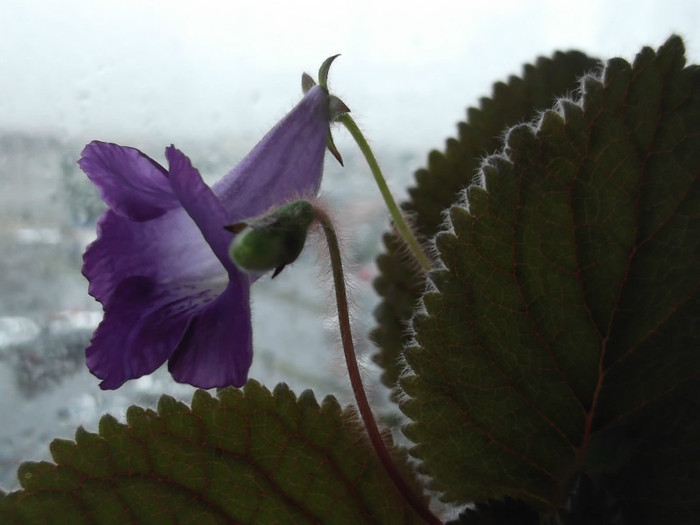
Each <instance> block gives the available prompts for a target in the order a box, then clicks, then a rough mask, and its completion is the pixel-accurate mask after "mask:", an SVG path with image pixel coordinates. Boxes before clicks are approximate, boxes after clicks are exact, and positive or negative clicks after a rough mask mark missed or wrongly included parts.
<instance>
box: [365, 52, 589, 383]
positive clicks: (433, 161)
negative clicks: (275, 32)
mask: <svg viewBox="0 0 700 525" xmlns="http://www.w3.org/2000/svg"><path fill="white" fill-rule="evenodd" d="M600 67H602V64H601V63H600V61H598V60H596V59H594V58H590V57H587V56H586V55H584V54H583V53H580V52H576V51H571V52H567V53H561V52H559V53H556V54H555V55H554V56H553V57H552V58H545V57H541V58H539V59H538V60H537V61H536V62H535V64H528V65H526V66H525V67H524V68H523V74H522V77H516V76H512V77H510V78H509V79H508V81H507V82H506V83H504V82H498V83H496V84H495V85H494V87H493V94H492V96H491V98H488V97H484V98H482V99H481V101H480V105H479V108H469V110H468V111H467V120H466V122H462V123H460V124H459V127H458V131H459V135H458V137H457V138H454V139H449V140H448V141H447V145H446V149H445V152H444V153H443V152H439V151H432V152H431V153H430V155H429V156H428V166H427V167H426V168H425V169H421V170H419V171H417V172H416V174H415V178H416V186H415V187H414V188H411V189H410V190H409V195H410V200H409V201H408V202H404V203H403V204H402V208H403V210H404V211H405V212H406V213H407V214H408V216H409V217H411V222H412V224H413V226H414V228H415V230H416V231H417V233H418V234H419V235H420V236H421V237H422V238H424V239H431V238H432V237H433V236H434V235H435V234H436V233H437V232H438V231H439V229H440V228H441V226H442V223H443V221H444V217H443V210H445V209H447V208H449V207H450V206H451V205H452V204H453V203H454V202H455V201H456V200H457V198H458V196H459V194H460V192H461V191H462V190H463V189H464V188H465V187H466V186H467V185H468V184H469V183H470V182H471V181H472V179H473V178H474V176H475V174H476V172H477V170H478V168H479V165H480V164H481V161H482V160H483V158H484V157H485V156H487V155H489V154H491V153H494V152H496V151H497V150H498V149H500V148H501V147H502V145H503V137H502V134H503V130H504V129H506V128H507V127H509V126H512V125H514V124H517V123H518V122H523V121H529V120H531V119H533V118H535V117H536V115H537V113H538V112H539V111H542V110H544V109H547V108H549V107H551V105H552V103H553V102H554V101H555V100H556V97H558V96H561V95H564V94H566V93H569V92H572V91H574V90H575V89H576V88H577V86H578V79H579V78H580V77H582V76H583V75H584V74H585V73H587V72H589V71H591V70H594V69H597V68H600ZM384 244H385V247H386V252H385V253H383V254H381V255H380V256H379V257H378V258H377V266H378V267H379V270H380V275H379V276H378V277H377V279H376V280H375V283H374V287H375V289H376V290H377V293H378V294H379V295H380V296H381V297H382V302H381V303H380V304H379V306H378V307H377V309H376V310H375V314H374V315H375V318H376V320H377V323H378V326H377V327H376V328H375V329H374V330H373V332H372V339H373V340H374V342H375V343H376V344H377V345H378V347H379V352H378V353H377V354H376V355H375V356H374V360H375V361H376V362H377V364H379V365H380V366H381V367H382V369H383V371H384V373H383V376H382V381H383V382H384V384H385V385H386V386H388V387H390V388H393V387H394V386H395V385H396V380H397V378H398V377H399V375H400V374H401V371H402V368H403V365H402V364H401V360H400V359H399V356H400V355H401V351H402V349H403V345H404V343H406V342H407V340H408V336H407V331H406V326H407V323H408V321H409V320H410V318H411V316H412V315H413V311H414V308H415V307H416V305H417V304H418V300H419V299H420V296H421V294H422V293H423V289H424V287H425V279H424V277H422V275H421V274H420V273H419V272H417V271H416V270H417V266H416V264H415V263H414V262H413V261H412V259H411V257H410V256H409V255H408V254H407V252H406V248H405V247H403V245H402V244H401V243H400V242H398V241H397V239H396V237H395V236H394V235H393V234H391V233H387V234H385V235H384Z"/></svg>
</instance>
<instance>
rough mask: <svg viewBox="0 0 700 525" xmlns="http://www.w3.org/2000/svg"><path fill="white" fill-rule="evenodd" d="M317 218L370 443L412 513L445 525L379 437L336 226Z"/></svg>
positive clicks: (345, 349) (317, 212) (317, 211)
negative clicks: (352, 321)
mask: <svg viewBox="0 0 700 525" xmlns="http://www.w3.org/2000/svg"><path fill="white" fill-rule="evenodd" d="M314 217H315V218H316V220H317V221H318V222H319V223H320V224H321V227H322V228H323V233H324V234H325V236H326V242H327V243H328V252H329V255H330V259H331V268H332V271H333V283H334V285H335V297H336V304H337V307H338V324H339V326H340V339H341V341H342V344H343V352H344V354H345V362H346V363H347V367H348V375H349V376H350V384H351V385H352V391H353V393H354V394H355V400H356V401H357V406H358V409H359V411H360V416H361V417H362V421H363V423H364V425H365V428H366V429H367V434H368V435H369V440H370V442H371V443H372V447H373V448H374V451H375V453H376V454H377V457H378V458H379V461H380V462H381V464H382V466H383V467H384V470H386V473H387V474H388V475H389V477H390V478H391V480H392V481H393V483H394V485H395V486H396V488H397V489H398V491H399V492H400V493H401V495H402V496H403V497H404V499H405V500H406V501H407V502H408V503H409V505H411V507H413V509H414V510H415V511H416V512H417V513H418V514H419V515H420V516H421V517H422V518H423V519H424V520H425V521H426V523H430V524H433V525H442V521H440V520H439V519H438V518H437V517H436V516H435V515H434V514H433V513H432V512H431V510H430V509H429V508H428V506H427V505H426V504H425V502H424V501H423V498H422V497H420V496H419V495H417V494H416V493H415V492H414V491H413V489H412V488H411V487H410V486H409V485H408V484H407V483H406V480H405V479H404V478H403V476H402V475H401V473H400V472H399V471H398V469H397V468H396V465H395V464H394V461H393V460H392V458H391V454H390V452H389V450H388V449H387V448H386V444H385V443H384V440H383V439H382V436H381V434H380V433H379V428H377V422H376V421H375V419H374V415H373V414H372V409H371V408H370V406H369V401H368V400H367V395H366V394H365V389H364V387H363V385H362V377H361V375H360V369H359V367H358V365H357V357H356V356H355V347H354V345H353V341H352V332H351V330H350V314H349V311H348V298H347V292H346V289H345V276H344V274H343V263H342V260H341V256H340V246H339V244H338V236H337V235H336V233H335V230H334V229H333V223H332V221H331V219H330V217H329V216H328V214H327V213H326V212H325V211H324V210H322V209H320V208H318V207H316V206H314Z"/></svg>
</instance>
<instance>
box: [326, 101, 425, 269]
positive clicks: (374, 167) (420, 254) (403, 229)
mask: <svg viewBox="0 0 700 525" xmlns="http://www.w3.org/2000/svg"><path fill="white" fill-rule="evenodd" d="M336 121H337V122H340V123H342V124H343V125H344V126H345V128H346V129H347V130H348V131H349V132H350V135H352V138H353V139H355V142H356V143H357V146H358V147H359V148H360V151H361V152H362V154H363V155H364V157H365V160H366V161H367V164H368V165H369V169H370V170H371V171H372V175H374V180H375V181H376V183H377V186H378V187H379V192H380V193H381V194H382V197H383V198H384V202H385V203H386V206H387V208H389V213H390V214H391V218H392V219H393V220H394V225H395V226H396V229H397V230H398V231H399V234H400V235H401V237H402V238H403V240H404V242H405V243H406V245H407V246H408V248H409V249H410V250H411V253H412V254H413V256H414V257H415V258H416V260H417V261H418V264H420V266H421V268H422V269H423V271H425V272H428V271H430V268H431V267H432V264H431V263H430V259H429V258H428V256H427V255H426V254H425V252H424V251H423V248H421V245H420V244H419V243H418V239H416V236H415V235H414V234H413V230H411V228H410V227H409V226H408V223H407V222H406V220H405V219H404V216H403V214H402V213H401V210H400V209H399V207H398V205H397V204H396V201H395V200H394V197H393V196H392V195H391V191H390V190H389V186H388V185H387V183H386V179H385V178H384V175H383V174H382V170H381V168H380V167H379V163H378V162H377V159H376V157H375V156H374V153H372V148H370V146H369V143H368V142H367V139H365V137H364V135H363V134H362V131H360V128H359V126H358V125H357V124H356V123H355V121H354V120H353V118H352V117H351V116H350V115H349V114H347V113H345V114H342V115H340V116H339V117H337V119H336Z"/></svg>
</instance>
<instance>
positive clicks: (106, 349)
mask: <svg viewBox="0 0 700 525" xmlns="http://www.w3.org/2000/svg"><path fill="white" fill-rule="evenodd" d="M222 289H223V285H222V283H221V282H219V283H215V282H202V281H197V282H191V283H184V282H177V283H171V284H169V285H164V284H163V283H160V284H158V283H155V282H154V281H153V280H151V279H149V278H147V277H140V276H134V277H129V278H127V279H124V280H123V281H122V282H121V283H120V284H119V286H118V287H117V290H116V292H115V294H114V296H113V300H112V301H111V302H110V303H109V304H108V305H107V307H106V308H105V316H104V319H103V320H102V323H100V325H99V326H98V328H97V330H96V331H95V334H94V335H93V338H92V341H91V344H90V346H89V347H88V348H87V350H86V360H87V365H88V368H89V369H90V371H91V372H92V373H93V374H94V375H95V376H97V377H98V378H100V379H102V380H103V381H102V383H101V384H100V387H101V388H103V389H114V388H118V387H120V386H121V385H122V384H123V383H124V382H125V381H127V380H129V379H135V378H137V377H141V376H143V375H146V374H150V373H151V372H153V371H154V370H155V369H156V368H158V367H159V366H160V365H162V364H163V363H164V362H165V361H166V359H168V358H169V357H170V356H171V355H172V353H173V351H174V350H175V348H176V347H177V345H178V343H179V342H180V340H181V338H182V335H183V333H185V330H186V329H187V326H188V323H189V321H190V319H191V318H192V317H193V316H195V315H196V314H197V312H198V311H199V310H200V309H201V308H202V307H203V306H206V305H209V304H210V303H212V301H213V300H214V298H215V297H217V295H218V294H219V293H220V292H221V290H222Z"/></svg>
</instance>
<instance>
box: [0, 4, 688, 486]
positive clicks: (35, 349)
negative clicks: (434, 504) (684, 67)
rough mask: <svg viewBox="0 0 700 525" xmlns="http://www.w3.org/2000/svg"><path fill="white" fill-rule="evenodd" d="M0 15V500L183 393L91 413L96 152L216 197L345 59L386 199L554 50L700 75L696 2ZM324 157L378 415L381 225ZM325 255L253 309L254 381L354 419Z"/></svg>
mask: <svg viewBox="0 0 700 525" xmlns="http://www.w3.org/2000/svg"><path fill="white" fill-rule="evenodd" d="M409 4H410V3H408V2H405V1H382V0H354V1H352V2H345V1H336V2H328V1H326V2H321V1H312V2H303V1H302V2H289V3H279V4H278V3H276V2H275V3H273V2H266V1H256V2H241V1H231V0H222V1H215V0H199V1H198V2H188V1H174V0H167V1H166V0H138V1H136V0H103V1H101V2H94V1H92V0H63V1H62V2H50V1H48V0H0V486H2V487H3V488H5V489H12V488H16V487H17V481H16V477H15V471H16V468H17V466H18V464H19V462H20V461H22V460H28V459H31V460H40V459H46V458H48V457H49V456H48V443H49V442H50V441H51V439H53V438H55V437H64V438H70V437H72V435H73V434H74V432H75V428H76V427H77V426H79V425H83V426H85V427H86V428H87V429H88V430H93V431H94V430H95V429H96V427H97V421H98V420H99V417H100V416H101V415H102V414H104V413H105V412H110V413H112V414H113V415H115V416H116V417H120V418H122V417H123V415H124V413H125V410H126V407H128V406H129V405H130V404H134V403H138V404H141V405H147V406H152V405H153V404H154V403H155V402H156V400H157V399H158V397H159V396H160V395H161V394H162V393H169V394H171V395H174V396H176V397H178V398H180V399H183V400H185V401H187V400H189V399H190V397H191V395H192V392H193V388H192V387H189V386H187V385H179V384H177V383H175V382H174V381H173V380H172V379H171V378H170V376H169V375H168V374H167V371H164V370H159V371H158V372H156V373H155V374H153V375H151V376H148V377H144V378H141V379H139V380H136V381H131V382H129V383H128V384H126V385H125V386H124V387H122V388H121V389H119V390H117V391H113V392H103V391H101V390H100V389H99V387H98V380H97V379H96V378H94V377H92V376H91V375H90V373H89V372H88V371H87V369H86V367H85V364H84V349H85V347H86V345H87V343H88V341H89V338H90V335H91V333H92V331H93V330H94V328H95V327H96V326H97V324H98V323H99V321H100V319H101V308H100V305H99V304H98V303H96V302H95V301H93V300H92V298H90V297H89V296H88V294H87V283H86V281H85V280H84V278H83V277H82V275H81V274H80V268H81V255H82V252H83V250H84V248H85V246H86V244H87V243H89V242H90V241H92V240H93V239H94V236H95V222H96V220H97V218H98V217H99V215H100V213H101V212H102V210H103V205H102V204H101V202H100V201H99V199H98V197H97V193H96V191H95V190H94V188H93V187H92V186H91V184H89V183H88V181H87V178H86V177H85V176H84V175H83V174H82V172H80V170H79V169H78V168H77V165H76V161H77V159H78V158H79V156H80V152H81V150H82V148H83V146H84V145H85V144H86V143H87V142H89V141H91V140H93V139H99V140H105V141H110V142H117V143H120V144H123V145H130V146H134V147H137V148H139V149H141V150H142V151H144V152H146V153H147V154H149V155H150V156H152V157H153V158H155V159H156V160H158V161H162V159H163V150H164V147H165V146H167V145H169V144H171V143H172V144H175V145H176V146H178V147H179V148H180V149H182V150H183V151H184V152H185V153H186V154H188V155H189V156H190V158H191V159H192V161H193V164H194V165H195V166H196V167H198V168H199V169H200V171H201V172H202V173H203V175H204V176H205V177H206V178H207V179H208V180H209V181H215V180H216V179H217V178H218V177H220V176H222V175H223V174H224V173H225V172H226V171H228V170H229V169H230V168H231V167H233V166H234V165H235V164H236V162H237V161H238V160H240V159H241V158H242V157H243V156H244V155H245V154H246V153H247V152H248V151H249V150H250V149H251V148H252V147H253V146H254V145H255V144H256V142H257V141H258V140H259V139H260V138H261V137H262V136H263V135H264V133H265V132H266V131H267V130H268V129H269V128H270V127H272V126H273V125H274V124H275V122H276V121H277V120H278V119H279V118H280V117H282V116H283V115H284V114H285V113H286V112H287V111H288V110H289V109H291V108H292V107H293V106H294V104H295V103H296V102H297V101H298V100H299V98H300V97H301V88H300V77H301V73H302V72H304V71H306V72H309V73H311V74H312V76H314V77H315V76H316V71H317V69H318V66H319V65H320V64H321V62H322V61H323V60H324V59H325V58H326V57H328V56H330V55H333V54H336V53H342V57H341V58H340V59H338V60H337V61H336V63H335V64H334V65H333V68H332V70H331V75H330V82H331V90H332V91H333V92H334V93H335V94H337V95H338V96H340V97H341V98H342V99H343V100H344V101H345V102H346V104H347V105H348V106H349V107H350V108H351V109H352V112H353V115H354V117H355V119H356V120H357V121H358V122H359V124H360V125H361V127H362V128H363V129H364V131H365V133H366V134H367V136H368V137H369V139H370V141H371V142H372V144H373V146H374V148H375V153H376V154H377V156H378V158H379V160H380V163H381V164H382V165H383V167H384V170H385V172H386V174H387V176H388V178H389V183H390V186H392V188H393V189H394V191H395V194H396V196H397V197H398V198H402V197H403V196H404V195H405V194H406V188H407V187H408V186H409V185H410V184H411V181H412V173H413V171H415V170H416V169H417V168H419V167H421V166H422V165H423V164H424V162H425V159H426V156H427V153H428V151H429V150H431V149H435V148H442V146H443V143H444V140H445V139H446V138H447V137H448V136H451V135H454V133H455V130H456V128H455V125H456V123H457V122H458V121H459V120H462V119H463V118H464V116H465V109H466V108H467V107H468V106H472V105H476V104H478V99H479V97H481V96H488V95H490V94H491V85H492V84H493V83H494V82H495V81H497V80H505V79H507V77H508V76H509V75H512V74H520V72H521V68H522V65H523V64H524V63H526V62H533V61H534V60H535V59H536V58H537V57H538V56H541V55H547V56H549V55H552V54H553V52H554V51H555V50H570V49H579V50H581V51H584V52H586V53H588V54H589V55H592V56H597V57H599V58H603V59H606V58H610V57H612V56H622V57H624V58H626V59H628V60H630V61H631V60H632V59H633V58H634V55H635V54H636V52H637V51H638V50H639V48H640V47H641V46H643V45H650V46H652V47H654V48H656V47H658V46H659V45H661V44H662V43H663V42H664V41H665V40H666V38H667V37H668V36H669V35H670V34H671V33H677V34H680V35H681V36H682V37H683V38H684V39H685V43H686V47H687V56H688V61H689V62H691V63H697V62H698V60H699V59H700V35H698V28H700V3H699V2H696V1H695V0H675V1H673V2H661V1H653V0H647V1H644V0H636V1H634V2H633V1H618V2H615V3H612V2H604V1H602V0H589V1H588V2H585V3H580V2H579V3H574V2H567V1H562V0H557V1H554V0H539V1H529V2H525V1H522V2H516V1H504V0H491V1H489V2H481V3H477V2H453V1H451V0H450V1H443V0H433V1H431V2H420V3H418V2H416V3H415V5H416V6H417V7H408V6H409ZM335 137H336V144H337V145H338V148H339V149H340V151H341V153H342V154H343V157H344V159H345V168H342V169H341V168H340V166H338V165H337V163H336V162H335V160H334V159H333V158H332V157H330V156H327V158H326V166H327V169H326V173H325V178H324V183H323V188H322V194H323V197H324V198H325V199H326V200H327V201H328V202H329V204H330V205H331V207H332V209H334V210H335V212H336V215H337V220H338V224H339V225H340V228H341V230H343V231H344V233H345V237H346V252H347V255H348V257H349V259H350V261H351V264H350V268H349V269H350V275H351V280H352V285H353V289H354V301H355V321H356V330H355V332H356V338H357V339H358V341H359V346H360V348H361V351H362V352H363V356H364V357H363V359H364V361H365V365H366V382H367V383H368V385H369V386H370V387H371V388H372V389H373V394H374V399H375V403H376V404H377V406H378V407H379V410H380V411H382V410H384V411H388V410H390V407H388V406H387V404H386V392H385V391H384V390H383V389H382V388H381V387H380V386H379V383H378V372H377V371H376V370H375V369H374V368H373V367H372V365H371V361H370V359H369V356H370V355H371V353H372V348H371V343H369V342H368V341H367V338H366V334H367V332H368V330H369V329H370V328H371V327H372V325H373V323H372V317H371V312H372V309H373V308H374V306H375V305H376V302H377V299H376V297H375V295H374V293H373V290H372V286H371V283H372V279H373V276H374V274H375V269H374V263H373V259H374V257H375V256H376V254H377V253H378V252H379V250H380V249H381V244H380V240H379V239H380V234H381V232H382V230H383V229H384V228H385V225H386V224H387V219H386V215H387V214H386V212H385V210H384V208H383V205H382V203H381V201H380V198H379V195H378V192H377V191H376V189H375V187H374V184H373V182H372V179H371V175H370V173H369V170H368V169H367V167H366V165H365V164H364V162H363V160H362V158H361V157H360V155H359V154H358V152H357V148H356V147H355V146H354V144H353V143H351V142H350V140H349V138H348V136H347V133H345V132H344V131H343V130H341V129H338V130H337V131H336V133H335ZM319 249H321V248H320V247H313V246H311V247H309V248H307V250H306V252H305V253H304V255H303V256H302V258H301V259H300V260H299V261H298V262H297V263H296V264H295V265H294V266H293V267H291V268H289V269H287V270H285V272H283V273H282V274H281V275H280V276H279V277H278V278H276V279H275V280H274V281H270V279H269V278H263V279H261V280H260V281H259V282H258V283H256V285H255V286H254V288H253V293H252V295H253V314H254V320H253V322H254V328H255V358H254V364H253V368H252V369H251V373H250V376H251V377H253V378H255V379H258V380H259V381H261V382H262V383H264V384H266V385H268V386H269V387H270V388H272V387H273V386H274V385H275V384H276V383H277V382H279V381H285V382H287V383H288V384H289V385H290V386H291V387H292V388H293V389H294V390H295V391H296V392H297V393H300V392H301V391H302V390H303V389H306V388H313V389H314V391H315V392H316V393H317V397H319V398H321V397H323V396H324V395H327V394H333V395H336V396H338V397H339V398H340V399H341V400H342V401H343V402H350V396H349V394H348V388H347V385H346V379H345V373H344V369H343V362H342V359H341V356H340V349H339V345H338V343H337V336H336V331H335V329H334V325H333V313H334V310H333V306H332V305H333V302H332V295H331V291H330V289H329V286H328V279H327V278H326V276H325V275H324V267H323V265H319V264H318V262H317V261H318V258H319V251H318V250H319Z"/></svg>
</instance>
